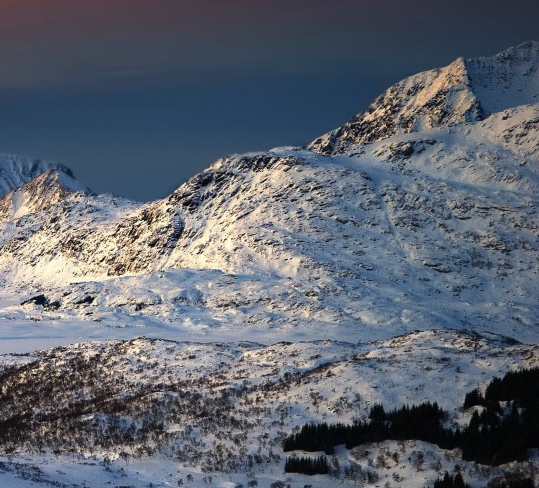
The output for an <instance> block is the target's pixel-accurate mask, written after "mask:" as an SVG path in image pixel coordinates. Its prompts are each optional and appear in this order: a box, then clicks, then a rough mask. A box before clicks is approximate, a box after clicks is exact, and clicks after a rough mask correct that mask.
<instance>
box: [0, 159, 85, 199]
mask: <svg viewBox="0 0 539 488" xmlns="http://www.w3.org/2000/svg"><path fill="white" fill-rule="evenodd" d="M50 170H53V171H56V172H58V173H59V174H64V175H66V176H67V177H68V178H69V179H71V180H74V179H75V177H74V176H73V172H72V171H71V170H70V169H69V168H68V167H67V166H64V165H63V164H61V163H55V162H52V161H43V160H41V159H33V158H27V157H24V156H15V155H12V154H0V198H1V197H3V196H5V195H6V194H7V193H9V192H10V191H12V190H15V189H17V188H19V187H20V186H21V185H24V184H25V183H28V182H29V181H31V180H33V179H34V178H35V177H37V176H39V175H41V174H43V173H47V172H48V171H50ZM66 181H67V180H66Z"/></svg>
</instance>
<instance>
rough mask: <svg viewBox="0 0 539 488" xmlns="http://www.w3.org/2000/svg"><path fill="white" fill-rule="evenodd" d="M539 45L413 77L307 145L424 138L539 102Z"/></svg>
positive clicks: (330, 148)
mask: <svg viewBox="0 0 539 488" xmlns="http://www.w3.org/2000/svg"><path fill="white" fill-rule="evenodd" d="M538 65H539V42H535V41H531V42H526V43H523V44H521V45H519V46H516V47H512V48H509V49H507V50H505V51H503V52H502V53H499V54H497V55H496V56H493V57H488V58H485V57H482V58H477V59H468V60H466V59H464V58H458V59H456V60H455V61H453V62H452V63H451V64H449V65H448V66H446V67H445V68H441V69H433V70H429V71H425V72H422V73H419V74H417V75H413V76H410V77H408V78H405V79H404V80H402V81H400V82H398V83H396V84H395V85H393V86H392V87H390V88H389V89H388V90H386V92H385V93H383V94H382V95H381V96H380V97H378V98H377V99H376V100H375V101H374V102H373V103H372V104H371V105H370V106H369V107H368V109H367V110H365V111H364V112H361V113H360V114H358V115H356V116H355V117H354V118H353V119H352V120H351V121H349V122H347V123H346V124H344V125H343V126H341V127H339V128H337V129H335V130H334V131H332V132H329V133H327V134H325V135H323V136H321V137H319V138H317V139H316V140H315V141H313V142H312V143H311V144H310V145H309V149H311V150H312V151H315V152H319V153H322V154H339V153H343V152H346V151H347V149H348V148H349V147H350V146H357V145H361V144H367V143H371V142H376V141H380V140H383V139H386V138H388V137H391V136H393V135H395V134H406V133H411V132H420V131H423V130H428V129H432V128H435V127H441V126H448V125H453V124H457V123H463V122H478V121H480V120H483V119H485V118H486V117H488V116H489V115H490V114H492V113H496V112H500V111H502V110H505V109H508V108H512V107H517V106H520V105H525V104H530V103H537V102H539V72H538V69H537V67H538Z"/></svg>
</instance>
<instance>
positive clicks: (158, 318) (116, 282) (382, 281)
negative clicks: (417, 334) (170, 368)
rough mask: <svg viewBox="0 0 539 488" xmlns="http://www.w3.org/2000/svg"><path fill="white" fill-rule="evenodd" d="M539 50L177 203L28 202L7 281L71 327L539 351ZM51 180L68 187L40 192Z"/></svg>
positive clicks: (410, 90) (515, 54)
mask: <svg viewBox="0 0 539 488" xmlns="http://www.w3.org/2000/svg"><path fill="white" fill-rule="evenodd" d="M538 52H539V49H538V43H535V42H534V43H526V44H522V45H521V46H518V47H516V48H512V49H509V50H507V51H505V52H504V53H501V54H499V55H497V56H494V57H492V58H479V59H476V60H463V59H458V60H456V61H455V62H453V63H451V64H450V65H449V66H447V67H446V68H442V69H437V70H431V71H427V72H425V73H420V74H418V75H415V76H412V77H410V78H407V79H406V80H403V81H402V82H400V83H397V84H396V85H394V86H393V87H391V88H390V89H389V90H387V91H386V92H385V93H384V94H383V95H382V96H381V97H379V98H378V99H377V100H376V101H375V102H374V103H373V105H371V107H370V108H369V109H368V110H367V111H366V112H363V113H361V114H360V115H358V116H357V117H355V118H354V119H353V120H352V121H351V122H349V123H347V124H345V125H344V126H342V127H341V128H339V129H337V130H335V131H333V132H331V133H329V134H327V135H326V136H323V137H321V138H319V139H317V140H316V141H315V142H313V144H311V146H309V148H308V149H302V148H277V149H273V150H271V151H267V152H261V153H252V154H244V155H233V156H229V157H226V158H223V159H221V160H219V161H217V162H215V163H214V164H213V165H212V166H210V167H209V168H208V169H207V170H205V171H203V172H202V173H200V174H198V175H196V176H195V177H193V178H192V179H191V180H189V181H188V182H186V183H185V184H183V185H181V186H180V187H179V188H178V189H177V190H176V191H174V192H173V193H172V194H171V195H170V196H169V197H167V198H165V199H163V200H159V201H155V202H150V203H147V204H139V203H134V202H129V201H126V200H122V199H119V198H114V197H111V196H104V195H101V196H92V195H89V194H84V193H71V194H70V195H69V196H67V197H64V196H61V195H59V194H58V198H57V199H56V200H55V201H54V202H53V200H54V199H49V201H50V205H48V206H47V208H46V210H44V209H43V208H41V209H40V207H39V206H38V205H34V206H32V209H33V210H32V212H19V211H18V210H15V209H19V208H23V206H21V205H19V206H17V205H15V203H13V207H12V208H11V209H8V210H6V211H5V212H4V215H5V216H7V217H6V221H5V222H4V223H3V224H0V225H1V226H2V227H1V228H2V232H1V234H0V273H2V276H3V278H4V280H5V282H6V284H7V286H9V285H10V284H12V285H14V284H16V285H18V286H21V285H24V286H27V285H31V286H32V287H33V289H35V288H36V287H37V288H38V289H43V290H46V293H47V300H48V301H47V302H45V301H44V299H41V300H39V304H41V305H39V304H37V305H36V307H34V308H35V310H33V313H38V314H40V316H41V317H47V316H49V315H48V314H51V313H54V317H56V319H57V318H58V317H59V316H60V317H64V318H70V319H72V318H73V317H74V316H76V317H78V318H82V319H84V320H87V318H88V317H89V318H91V319H92V320H99V321H106V322H107V323H113V324H116V325H118V326H121V327H123V326H125V325H126V324H129V323H131V321H133V320H135V318H136V320H140V321H143V322H144V321H146V322H144V323H145V324H147V323H151V324H153V325H156V324H157V325H159V324H161V325H163V324H167V325H166V326H167V327H168V326H169V325H168V324H171V323H173V324H174V327H178V328H180V329H181V328H184V329H182V330H189V331H193V330H197V331H199V330H206V329H207V328H213V329H214V330H220V331H222V330H225V329H226V330H232V331H233V330H236V327H241V328H243V329H245V328H246V329H248V330H249V331H251V332H252V333H253V334H255V333H256V334H259V335H260V336H261V338H262V339H264V340H267V338H268V337H269V336H271V337H274V335H275V334H276V333H280V334H282V335H283V336H285V337H286V336H287V335H288V334H291V333H301V334H304V335H305V336H307V337H311V338H312V337H328V336H330V337H341V335H342V334H343V333H345V334H346V336H347V337H348V338H349V339H357V340H360V339H361V340H367V339H370V338H376V337H392V336H394V335H395V334H396V333H401V332H406V331H409V330H415V329H432V328H439V327H452V328H460V329H462V328H466V329H474V330H478V331H485V330H486V331H490V332H496V333H500V334H505V335H512V336H518V337H519V338H521V339H529V340H530V341H533V340H536V339H537V338H538V337H539V330H538V327H537V326H538V325H539V322H538V319H537V317H539V307H538V304H537V298H536V297H537V283H538V281H539V271H538V270H539V241H538V238H537V236H538V229H539V217H538V214H537V204H538V201H539V100H538V95H537V94H538V92H539V79H538V74H537V65H538ZM39 178H42V179H43V180H47V181H50V182H54V181H55V179H54V178H49V176H47V173H42V175H41V176H40V177H38V179H35V180H32V181H33V182H34V183H31V182H30V183H27V185H28V184H31V185H34V186H36V187H39V186H40V185H41V184H42V183H39V184H38V182H40V181H41V180H39ZM24 188H26V189H24ZM23 189H24V190H23ZM17 191H23V192H26V193H25V194H30V193H31V194H32V195H37V194H38V193H39V192H37V191H36V188H32V189H28V187H25V186H22V187H20V189H19V190H17ZM14 195H15V194H14ZM17 198H18V197H17ZM17 198H15V197H14V196H12V197H11V200H10V201H11V202H17V201H18V200H17ZM23 213H25V215H24V216H22V214H23ZM66 283H68V285H66ZM46 303H54V304H55V307H54V311H53V312H51V310H49V309H48V308H47V307H46V306H43V304H46ZM30 306H31V305H29V304H26V305H25V307H26V308H28V307H30ZM25 310H26V309H25ZM25 313H26V312H25ZM59 314H60V315H59ZM61 314H63V315H61ZM56 319H55V320H56ZM243 329H242V330H243ZM231 333H232V332H231Z"/></svg>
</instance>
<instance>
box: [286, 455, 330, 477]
mask: <svg viewBox="0 0 539 488" xmlns="http://www.w3.org/2000/svg"><path fill="white" fill-rule="evenodd" d="M284 471H285V473H303V474H308V475H314V474H328V473H329V465H328V461H327V458H326V456H318V457H317V458H315V459H313V458H309V457H295V456H292V457H289V458H287V459H286V463H285V465H284Z"/></svg>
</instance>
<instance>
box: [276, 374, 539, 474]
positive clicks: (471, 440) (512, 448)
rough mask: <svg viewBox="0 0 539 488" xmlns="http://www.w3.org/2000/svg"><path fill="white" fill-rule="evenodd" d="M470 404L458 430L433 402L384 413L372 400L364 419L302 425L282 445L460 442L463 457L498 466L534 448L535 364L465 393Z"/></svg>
mask: <svg viewBox="0 0 539 488" xmlns="http://www.w3.org/2000/svg"><path fill="white" fill-rule="evenodd" d="M500 402H504V403H503V405H502V404H501V403H500ZM472 406H483V407H484V408H483V409H482V412H481V414H479V412H478V410H476V411H475V412H474V414H473V415H472V418H471V420H470V423H469V424H468V426H467V427H466V428H464V429H463V430H462V431H461V430H460V429H459V428H458V427H457V428H456V429H453V428H446V427H444V426H443V423H442V421H443V420H444V419H445V418H446V417H447V413H446V412H445V411H444V410H443V409H441V408H440V407H439V406H438V405H437V404H436V403H430V402H425V403H421V404H420V405H412V406H408V405H404V406H402V407H401V408H399V409H394V410H392V411H389V412H386V411H385V409H384V407H383V405H380V404H377V405H374V406H373V407H372V409H371V411H370V415H369V420H368V421H367V422H356V423H354V424H352V425H346V424H342V423H338V424H329V425H328V424H326V423H321V424H312V423H311V424H307V425H304V426H303V427H302V429H301V430H300V431H299V432H298V433H296V434H293V435H291V436H289V437H287V438H286V439H285V441H284V445H283V449H284V451H285V452H288V451H293V450H297V449H302V450H304V451H309V452H317V451H323V452H325V453H326V454H332V453H333V450H334V447H335V446H337V445H339V444H344V445H345V446H346V447H347V448H348V449H351V448H353V447H355V446H358V445H361V444H365V443H369V442H380V441H383V440H414V439H416V440H422V441H426V442H430V443H432V444H436V445H438V446H439V447H441V448H443V449H453V448H455V447H459V448H461V449H462V457H463V459H464V460H466V461H475V462H478V463H480V464H488V465H491V466H498V465H500V464H504V463H507V462H510V461H524V460H526V459H527V458H528V457H527V456H528V455H527V451H528V449H529V448H534V447H539V368H534V369H527V370H523V371H518V372H511V373H507V374H506V375H505V376H504V377H503V378H502V379H500V378H494V379H493V380H492V381H491V382H490V384H489V385H488V386H487V388H486V391H485V395H484V396H483V395H481V393H480V392H479V391H478V390H473V391H471V392H469V393H468V394H466V397H465V400H464V407H465V408H469V407H472Z"/></svg>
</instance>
